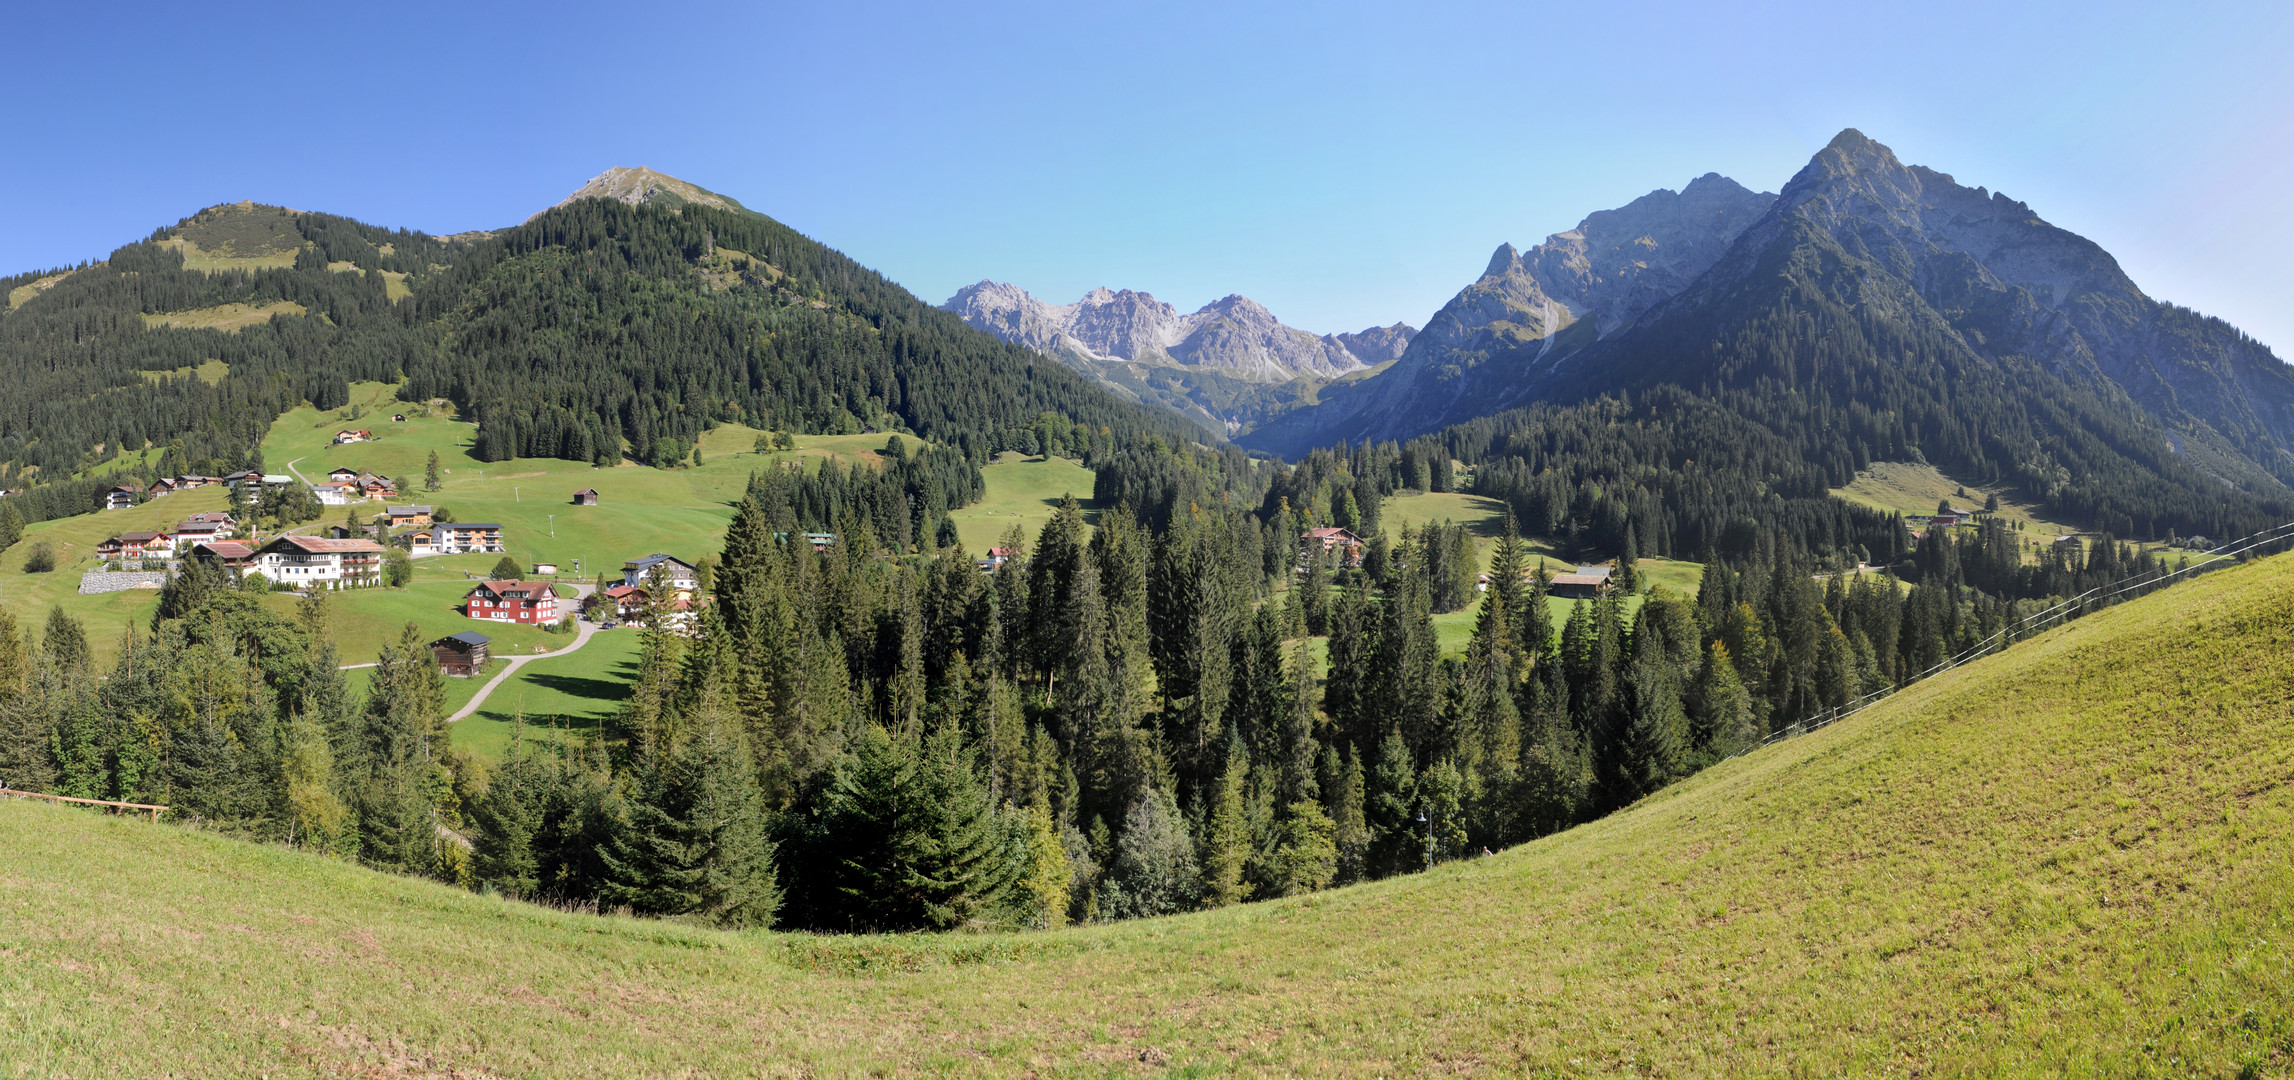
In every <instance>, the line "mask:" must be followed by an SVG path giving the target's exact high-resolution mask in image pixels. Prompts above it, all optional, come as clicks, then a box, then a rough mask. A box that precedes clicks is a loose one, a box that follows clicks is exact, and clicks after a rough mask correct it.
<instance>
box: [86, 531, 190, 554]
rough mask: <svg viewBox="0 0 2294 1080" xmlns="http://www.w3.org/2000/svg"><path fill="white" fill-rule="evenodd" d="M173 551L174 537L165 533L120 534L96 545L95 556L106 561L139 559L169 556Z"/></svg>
mask: <svg viewBox="0 0 2294 1080" xmlns="http://www.w3.org/2000/svg"><path fill="white" fill-rule="evenodd" d="M174 551H175V537H173V536H170V535H168V534H167V533H165V532H130V533H121V534H119V535H118V536H115V537H112V538H111V539H109V540H106V541H104V542H103V543H100V544H97V545H96V554H97V555H100V556H102V557H104V558H107V559H111V558H120V559H140V558H143V557H144V556H145V555H146V554H151V555H169V554H173V553H174Z"/></svg>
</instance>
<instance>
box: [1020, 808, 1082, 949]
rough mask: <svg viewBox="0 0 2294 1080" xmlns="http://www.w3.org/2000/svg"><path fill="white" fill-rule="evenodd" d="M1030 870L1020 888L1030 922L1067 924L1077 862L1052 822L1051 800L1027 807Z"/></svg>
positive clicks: (1049, 927)
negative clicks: (1075, 863)
mask: <svg viewBox="0 0 2294 1080" xmlns="http://www.w3.org/2000/svg"><path fill="white" fill-rule="evenodd" d="M1026 824H1027V855H1028V857H1027V872H1026V873H1025V874H1024V875H1022V876H1021V878H1020V881H1019V884H1018V892H1019V893H1020V895H1021V896H1023V897H1025V898H1026V900H1025V910H1026V912H1027V922H1028V924H1029V925H1031V926H1033V927H1035V928H1037V929H1042V930H1057V929H1059V928H1060V927H1061V926H1063V925H1065V924H1066V922H1067V916H1068V906H1069V902H1070V900H1071V899H1072V891H1073V888H1074V872H1075V871H1074V863H1073V860H1071V859H1070V858H1069V857H1068V854H1067V847H1066V845H1065V843H1064V842H1063V838H1062V837H1061V835H1060V831H1059V826H1058V825H1056V824H1055V823H1053V821H1052V818H1051V807H1050V805H1049V803H1048V802H1038V803H1036V804H1035V805H1032V806H1030V807H1028V809H1027V822H1026Z"/></svg>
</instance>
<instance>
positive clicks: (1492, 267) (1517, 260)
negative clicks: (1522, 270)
mask: <svg viewBox="0 0 2294 1080" xmlns="http://www.w3.org/2000/svg"><path fill="white" fill-rule="evenodd" d="M1520 265H1521V252H1519V251H1516V250H1514V247H1513V245H1512V244H1510V243H1506V244H1499V245H1498V246H1497V251H1496V252H1495V253H1493V254H1491V255H1490V264H1489V269H1487V270H1484V271H1482V276H1483V277H1496V276H1497V275H1499V274H1503V273H1507V272H1509V271H1511V270H1513V269H1514V268H1515V267H1517V266H1520Z"/></svg>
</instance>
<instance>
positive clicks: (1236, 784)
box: [1202, 738, 1251, 907]
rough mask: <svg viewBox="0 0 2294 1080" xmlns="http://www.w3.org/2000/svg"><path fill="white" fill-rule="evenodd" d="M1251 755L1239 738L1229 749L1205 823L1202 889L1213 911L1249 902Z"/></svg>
mask: <svg viewBox="0 0 2294 1080" xmlns="http://www.w3.org/2000/svg"><path fill="white" fill-rule="evenodd" d="M1249 776H1250V755H1249V753H1248V752H1247V751H1246V750H1245V749H1244V748H1243V744H1242V740H1240V739H1239V738H1238V739H1236V740H1235V741H1234V742H1232V743H1231V744H1230V745H1229V746H1228V749H1227V767H1226V770H1225V771H1224V772H1223V773H1222V774H1221V776H1220V778H1219V785H1218V788H1217V789H1216V790H1215V792H1214V793H1213V797H1212V802H1211V814H1210V819H1209V820H1208V821H1206V822H1204V833H1205V835H1204V837H1203V860H1202V862H1203V887H1204V893H1205V897H1204V898H1205V900H1206V901H1207V902H1208V903H1209V904H1210V905H1211V906H1212V907H1226V906H1227V905H1229V904H1239V903H1241V902H1243V901H1244V900H1247V899H1249V898H1250V895H1251V883H1250V882H1248V881H1245V880H1243V871H1244V868H1245V866H1246V865H1247V864H1248V862H1249V860H1250V856H1251V828H1250V819H1249V808H1248V805H1247V800H1248V798H1249V793H1248V791H1246V790H1245V785H1246V783H1247V782H1248V780H1249Z"/></svg>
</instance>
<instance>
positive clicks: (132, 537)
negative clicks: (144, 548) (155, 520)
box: [118, 532, 167, 544]
mask: <svg viewBox="0 0 2294 1080" xmlns="http://www.w3.org/2000/svg"><path fill="white" fill-rule="evenodd" d="M118 539H119V540H121V541H123V542H125V543H130V544H148V543H151V542H152V541H154V540H165V539H167V534H166V533H163V532H124V533H121V534H119V537H118Z"/></svg>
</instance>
